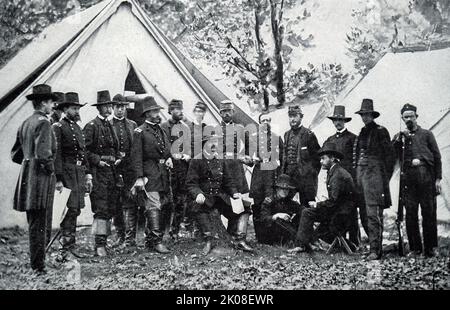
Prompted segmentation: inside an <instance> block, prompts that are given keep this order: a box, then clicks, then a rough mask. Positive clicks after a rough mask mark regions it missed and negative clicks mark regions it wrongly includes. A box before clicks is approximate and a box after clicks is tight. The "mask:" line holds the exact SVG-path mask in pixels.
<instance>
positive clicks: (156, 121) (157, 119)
mask: <svg viewBox="0 0 450 310" xmlns="http://www.w3.org/2000/svg"><path fill="white" fill-rule="evenodd" d="M148 121H149V122H151V123H154V124H160V123H161V116H159V115H158V116H154V117H150V118H149V119H148Z"/></svg>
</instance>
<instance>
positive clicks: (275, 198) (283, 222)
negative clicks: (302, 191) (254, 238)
mask: <svg viewBox="0 0 450 310" xmlns="http://www.w3.org/2000/svg"><path fill="white" fill-rule="evenodd" d="M294 190H295V186H294V185H292V182H291V178H290V177H289V176H288V175H287V174H281V175H280V176H279V177H278V179H277V181H276V185H275V194H272V195H270V196H267V197H266V198H265V199H264V201H263V202H262V205H261V214H260V217H261V219H260V220H261V224H260V225H261V228H260V229H263V230H264V232H265V233H266V236H265V238H264V239H263V241H262V242H263V243H267V244H280V243H281V244H285V243H286V242H288V241H295V239H296V235H297V230H298V227H299V223H300V217H301V215H302V211H303V209H304V207H303V206H301V205H300V204H299V203H298V202H296V201H294V200H293V196H294Z"/></svg>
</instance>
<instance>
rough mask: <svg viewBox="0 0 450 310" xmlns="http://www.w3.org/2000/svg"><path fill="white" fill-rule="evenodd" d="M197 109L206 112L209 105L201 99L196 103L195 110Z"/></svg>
mask: <svg viewBox="0 0 450 310" xmlns="http://www.w3.org/2000/svg"><path fill="white" fill-rule="evenodd" d="M195 109H200V110H202V111H203V112H206V110H207V106H206V104H205V103H203V102H201V101H199V102H197V103H196V104H195V106H194V110H195Z"/></svg>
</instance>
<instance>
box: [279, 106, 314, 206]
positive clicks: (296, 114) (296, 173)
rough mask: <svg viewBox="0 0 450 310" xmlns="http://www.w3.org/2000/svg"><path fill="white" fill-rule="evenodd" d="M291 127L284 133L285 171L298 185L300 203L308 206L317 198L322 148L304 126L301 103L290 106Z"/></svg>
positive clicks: (283, 169) (283, 167) (283, 168)
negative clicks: (318, 153)
mask: <svg viewBox="0 0 450 310" xmlns="http://www.w3.org/2000/svg"><path fill="white" fill-rule="evenodd" d="M288 113H289V124H290V126H291V129H290V130H288V131H287V132H286V133H285V134H284V147H283V164H282V171H283V173H285V174H287V175H289V176H290V177H291V179H292V182H293V183H294V184H295V186H296V187H297V191H298V193H299V195H300V203H301V204H302V205H303V206H307V205H308V202H309V201H313V200H315V199H316V195H317V182H318V175H319V171H320V160H319V156H318V155H317V151H318V150H319V149H320V146H319V143H318V142H317V138H316V135H315V134H314V133H313V132H312V131H311V130H309V129H307V128H305V127H303V126H302V119H303V113H302V110H301V108H300V106H299V105H294V106H290V107H289V110H288Z"/></svg>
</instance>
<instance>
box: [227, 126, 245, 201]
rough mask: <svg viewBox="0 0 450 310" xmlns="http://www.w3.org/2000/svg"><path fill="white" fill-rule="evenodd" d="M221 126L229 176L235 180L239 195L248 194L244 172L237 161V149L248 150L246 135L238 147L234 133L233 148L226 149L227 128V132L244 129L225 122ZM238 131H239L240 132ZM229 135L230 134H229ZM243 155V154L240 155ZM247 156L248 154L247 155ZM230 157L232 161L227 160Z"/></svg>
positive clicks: (241, 165) (238, 160)
mask: <svg viewBox="0 0 450 310" xmlns="http://www.w3.org/2000/svg"><path fill="white" fill-rule="evenodd" d="M221 126H222V134H223V153H224V158H225V160H226V161H227V167H228V168H229V169H230V174H231V175H232V176H233V177H234V179H235V180H236V187H237V190H238V192H239V193H241V194H245V193H248V192H249V187H248V183H247V179H246V178H245V170H244V166H243V164H242V162H241V160H240V159H238V154H240V152H239V151H240V150H239V149H238V147H239V148H245V149H246V150H248V135H247V134H246V136H245V138H244V141H241V143H240V146H238V135H237V132H235V133H234V147H233V149H232V150H230V149H226V143H227V141H226V140H227V138H226V137H227V129H226V128H227V126H228V128H229V130H231V127H238V128H240V129H242V130H243V129H244V126H242V125H241V124H235V123H233V122H232V123H230V124H225V122H221ZM240 129H239V130H240ZM237 130H238V129H236V131H237ZM230 134H231V133H230ZM242 155H243V154H242ZM247 155H248V154H247ZM231 156H233V157H234V158H233V159H228V158H230V157H231Z"/></svg>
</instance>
